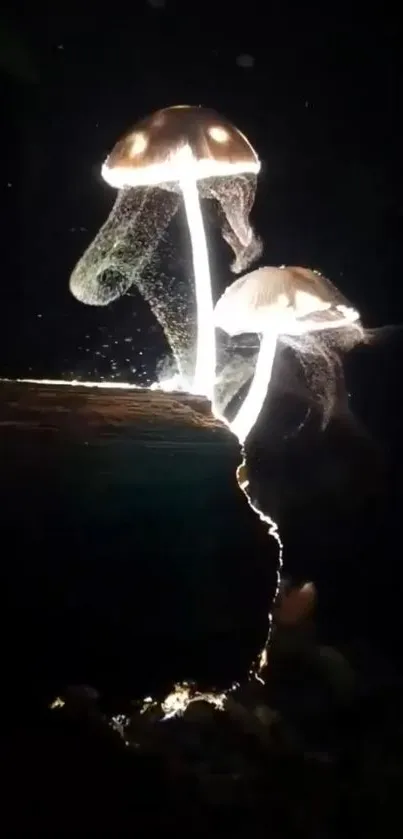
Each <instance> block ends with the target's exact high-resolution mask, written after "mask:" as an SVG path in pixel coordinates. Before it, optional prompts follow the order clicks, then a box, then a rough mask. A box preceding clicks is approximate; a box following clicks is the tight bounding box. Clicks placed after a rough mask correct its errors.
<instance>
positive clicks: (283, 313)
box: [214, 267, 359, 443]
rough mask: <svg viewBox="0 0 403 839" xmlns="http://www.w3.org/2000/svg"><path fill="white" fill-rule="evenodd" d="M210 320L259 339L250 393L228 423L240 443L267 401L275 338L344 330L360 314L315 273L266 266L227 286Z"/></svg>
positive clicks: (224, 327)
mask: <svg viewBox="0 0 403 839" xmlns="http://www.w3.org/2000/svg"><path fill="white" fill-rule="evenodd" d="M214 318H215V324H216V326H217V327H219V328H220V329H222V330H224V331H225V332H227V333H228V335H231V336H233V335H239V334H242V333H247V332H252V333H258V334H260V335H261V342H260V350H259V355H258V358H257V362H256V368H255V373H254V377H253V379H252V383H251V386H250V388H249V392H248V394H247V396H246V398H245V400H244V402H243V404H242V406H241V408H240V410H239V412H238V414H237V415H236V417H235V419H234V420H233V422H232V423H231V430H232V431H233V433H234V434H235V435H236V436H237V437H238V439H239V440H240V442H241V443H244V441H245V439H246V437H247V436H248V434H249V433H250V431H251V429H252V428H253V426H254V425H255V422H256V420H257V418H258V416H259V414H260V411H261V408H262V405H263V402H264V399H265V397H266V393H267V390H268V387H269V384H270V379H271V374H272V368H273V363H274V357H275V352H276V346H277V339H278V337H279V336H280V335H305V334H306V333H308V332H316V331H320V330H323V331H324V330H326V331H327V330H329V329H343V328H347V327H350V326H351V325H352V324H354V323H355V322H356V321H357V320H358V319H359V313H358V312H357V311H356V310H355V309H353V308H352V307H351V306H349V304H348V302H347V301H346V299H345V298H344V297H343V295H342V294H341V293H340V292H339V291H338V290H337V289H336V288H335V287H334V286H333V284H332V283H331V282H330V281H329V280H327V279H326V278H325V277H322V275H321V274H319V273H318V272H317V271H311V270H309V269H307V268H295V267H291V268H286V267H282V268H270V267H266V268H259V269H258V270H257V271H252V272H251V273H250V274H246V275H245V276H243V277H240V279H238V280H236V281H235V282H234V283H232V285H231V286H229V288H227V289H226V291H225V292H224V294H223V295H222V296H221V297H220V299H219V300H218V302H217V304H216V307H215V312H214Z"/></svg>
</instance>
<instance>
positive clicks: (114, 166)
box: [102, 105, 260, 398]
mask: <svg viewBox="0 0 403 839" xmlns="http://www.w3.org/2000/svg"><path fill="white" fill-rule="evenodd" d="M259 169H260V163H259V160H258V158H257V156H256V153H255V152H254V150H253V148H252V146H251V145H250V144H249V142H248V140H247V139H246V137H244V136H243V134H241V133H240V132H239V131H238V130H237V129H236V128H235V127H234V126H233V125H232V124H231V123H230V122H228V121H227V120H225V119H223V118H222V117H220V116H218V114H216V113H215V112H214V111H212V110H209V109H206V108H201V107H192V106H188V105H180V106H176V107H172V108H165V109H164V110H161V111H158V112H157V113H155V114H153V115H152V116H150V117H147V118H146V119H144V120H142V121H141V122H139V123H138V124H137V125H136V126H135V128H134V129H133V130H131V131H130V132H128V133H127V134H126V135H125V136H124V137H123V139H122V140H120V141H119V142H118V143H117V144H116V146H115V148H114V149H113V151H112V152H111V154H110V155H109V157H108V158H107V160H106V161H105V163H104V165H103V167H102V175H103V178H104V179H105V180H106V181H107V182H108V183H109V184H110V185H111V186H114V187H117V188H118V189H121V188H124V187H137V186H149V185H155V186H159V187H163V188H164V187H165V188H167V189H169V190H172V189H175V186H173V185H179V188H180V190H181V191H182V194H183V198H184V202H185V208H186V215H187V220H188V225H189V231H190V238H191V245H192V257H193V267H194V275H195V287H196V304H197V317H198V336H197V350H196V365H195V374H194V381H193V388H192V389H193V390H194V392H197V393H200V394H204V395H205V396H207V397H208V398H212V395H213V388H214V380H215V365H216V352H215V330H214V318H213V302H212V292H211V279H210V268H209V257H208V250H207V243H206V236H205V231H204V224H203V217H202V212H201V207H200V197H199V192H198V186H197V184H198V182H200V181H203V182H204V183H205V182H206V179H213V182H214V180H215V179H218V178H222V177H225V178H228V177H231V176H235V175H238V174H243V173H251V174H256V173H257V172H258V171H259ZM211 197H216V196H215V195H214V194H213V191H212V193H211ZM243 236H244V238H245V237H246V233H245V231H244V232H243ZM245 244H246V242H245Z"/></svg>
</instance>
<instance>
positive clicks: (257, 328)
mask: <svg viewBox="0 0 403 839" xmlns="http://www.w3.org/2000/svg"><path fill="white" fill-rule="evenodd" d="M344 317H345V322H346V326H347V325H348V324H351V322H353V321H355V320H357V319H358V313H357V312H355V310H354V309H352V307H351V306H350V305H349V303H348V301H347V300H346V298H345V297H344V296H343V295H342V294H341V293H340V292H339V291H338V289H337V288H336V287H335V286H334V285H333V284H332V283H331V282H330V280H327V279H326V277H322V275H321V274H319V272H317V271H311V270H310V269H308V268H296V267H290V268H286V267H283V268H269V267H267V268H258V270H257V271H252V272H251V273H250V274H246V275H245V276H243V277H240V278H239V279H238V280H236V281H235V282H234V283H232V285H230V286H229V287H228V288H227V289H226V290H225V292H224V294H223V295H222V296H221V297H220V299H219V301H218V303H217V305H216V307H215V324H216V326H218V327H219V328H220V329H223V330H224V331H225V332H227V333H228V335H239V334H241V333H243V332H259V333H263V332H265V331H266V330H267V328H268V326H269V325H270V323H271V324H273V323H274V322H275V321H274V318H275V319H276V322H277V325H278V332H279V333H283V334H289V335H293V334H299V333H300V332H303V331H304V324H305V325H306V326H307V330H306V331H309V325H311V326H312V323H315V324H317V328H318V329H320V324H321V323H323V327H324V328H327V327H329V324H331V321H332V320H334V321H340V319H343V318H344ZM308 318H309V323H308Z"/></svg>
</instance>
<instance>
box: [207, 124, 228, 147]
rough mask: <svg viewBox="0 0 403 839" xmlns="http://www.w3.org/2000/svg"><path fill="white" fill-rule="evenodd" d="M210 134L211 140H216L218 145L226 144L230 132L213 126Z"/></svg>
mask: <svg viewBox="0 0 403 839" xmlns="http://www.w3.org/2000/svg"><path fill="white" fill-rule="evenodd" d="M208 133H209V135H210V137H211V139H212V140H215V142H216V143H226V142H227V141H228V138H229V135H228V131H226V130H225V128H221V126H220V125H212V127H211V128H209V129H208Z"/></svg>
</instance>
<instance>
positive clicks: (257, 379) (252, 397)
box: [230, 323, 278, 445]
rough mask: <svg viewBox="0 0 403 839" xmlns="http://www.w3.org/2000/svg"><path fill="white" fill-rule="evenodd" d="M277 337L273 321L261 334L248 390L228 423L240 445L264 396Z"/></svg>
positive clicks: (271, 367)
mask: <svg viewBox="0 0 403 839" xmlns="http://www.w3.org/2000/svg"><path fill="white" fill-rule="evenodd" d="M277 337H278V332H277V330H276V328H275V324H274V323H273V325H272V327H271V329H269V330H267V331H266V332H265V333H264V335H263V336H262V340H261V344H260V349H259V355H258V357H257V362H256V367H255V373H254V376H253V379H252V382H251V385H250V388H249V391H248V393H247V395H246V397H245V399H244V401H243V403H242V406H241V408H240V409H239V411H238V413H237V415H236V417H235V419H233V421H232V422H231V423H230V428H231V431H232V432H233V434H235V435H236V437H238V440H239V442H240V443H241V445H243V443H244V442H245V440H246V438H247V436H248V434H249V432H250V431H251V430H252V428H253V426H254V425H255V422H256V420H257V418H258V416H259V414H260V411H261V409H262V405H263V402H264V400H265V398H266V394H267V390H268V387H269V384H270V379H271V374H272V370H273V363H274V356H275V354H276V346H277Z"/></svg>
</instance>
